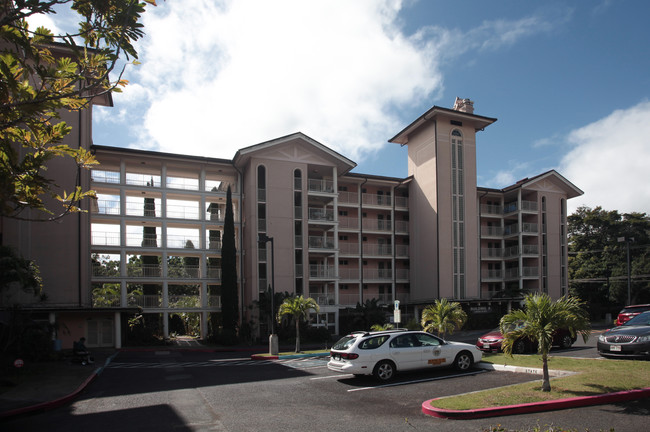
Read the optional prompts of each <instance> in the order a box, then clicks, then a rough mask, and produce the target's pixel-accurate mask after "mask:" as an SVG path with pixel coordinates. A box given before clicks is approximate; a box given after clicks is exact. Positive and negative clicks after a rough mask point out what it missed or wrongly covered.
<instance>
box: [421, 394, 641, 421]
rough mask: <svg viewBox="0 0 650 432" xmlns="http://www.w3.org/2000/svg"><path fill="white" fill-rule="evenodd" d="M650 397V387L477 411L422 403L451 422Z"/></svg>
mask: <svg viewBox="0 0 650 432" xmlns="http://www.w3.org/2000/svg"><path fill="white" fill-rule="evenodd" d="M647 397H650V387H647V388H643V389H637V390H629V391H622V392H616V393H607V394H603V395H596V396H581V397H575V398H568V399H557V400H551V401H544V402H531V403H525V404H518V405H508V406H502V407H492V408H481V409H475V410H448V409H442V408H436V407H434V406H432V405H431V403H432V402H434V401H436V400H439V399H442V398H436V399H429V400H427V401H424V402H422V412H423V413H424V414H427V415H430V416H433V417H439V418H445V419H451V420H469V419H477V418H486V417H497V416H507V415H515V414H530V413H536V412H542V411H554V410H560V409H567V408H580V407H585V406H592V405H603V404H609V403H616V402H626V401H631V400H636V399H643V398H647Z"/></svg>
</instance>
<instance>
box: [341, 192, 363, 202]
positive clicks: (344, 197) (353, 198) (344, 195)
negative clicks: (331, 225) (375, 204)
mask: <svg viewBox="0 0 650 432" xmlns="http://www.w3.org/2000/svg"><path fill="white" fill-rule="evenodd" d="M358 203H359V194H358V193H356V192H347V191H341V192H339V204H358Z"/></svg>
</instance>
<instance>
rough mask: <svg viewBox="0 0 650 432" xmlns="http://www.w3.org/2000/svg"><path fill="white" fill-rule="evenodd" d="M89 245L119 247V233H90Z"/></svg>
mask: <svg viewBox="0 0 650 432" xmlns="http://www.w3.org/2000/svg"><path fill="white" fill-rule="evenodd" d="M91 243H92V245H93V246H119V245H120V233H119V232H110V231H92V234H91Z"/></svg>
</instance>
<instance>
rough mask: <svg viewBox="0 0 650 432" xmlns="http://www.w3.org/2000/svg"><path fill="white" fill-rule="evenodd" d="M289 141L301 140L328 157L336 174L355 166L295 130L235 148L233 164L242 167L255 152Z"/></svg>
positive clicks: (343, 172) (338, 154)
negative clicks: (291, 132) (268, 139)
mask: <svg viewBox="0 0 650 432" xmlns="http://www.w3.org/2000/svg"><path fill="white" fill-rule="evenodd" d="M291 142H301V143H304V144H308V145H309V146H311V148H312V149H313V150H315V151H316V152H317V153H320V154H321V155H322V156H323V157H325V158H326V159H329V160H330V161H331V162H332V164H333V165H335V166H336V168H337V170H338V175H343V174H345V173H347V172H348V171H350V170H351V169H352V168H354V167H356V166H357V164H356V162H353V161H351V160H350V159H348V158H346V157H345V156H343V155H341V154H340V153H337V152H335V151H334V150H332V149H331V148H329V147H327V146H326V145H324V144H321V143H319V142H318V141H316V140H315V139H313V138H310V137H309V136H307V135H305V134H304V133H302V132H296V133H293V134H291V135H287V136H284V137H281V138H276V139H273V140H270V141H265V142H262V143H259V144H255V145H252V146H249V147H244V148H242V149H239V150H237V153H235V157H234V158H233V159H232V161H233V164H234V165H235V166H236V167H242V166H244V165H246V163H247V162H248V161H249V160H250V158H251V157H253V156H255V154H256V153H259V152H261V151H263V150H267V149H271V148H273V147H276V146H279V145H283V144H287V143H291Z"/></svg>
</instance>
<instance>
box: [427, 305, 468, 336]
mask: <svg viewBox="0 0 650 432" xmlns="http://www.w3.org/2000/svg"><path fill="white" fill-rule="evenodd" d="M465 321H467V314H466V313H465V311H464V310H463V309H462V308H461V306H460V303H458V302H450V301H449V300H447V299H445V298H443V299H440V300H436V301H435V302H434V303H433V304H432V305H429V306H427V307H426V308H424V310H423V311H422V321H421V322H420V324H421V325H422V328H423V329H424V331H426V332H432V331H436V332H437V333H438V335H439V336H440V337H442V338H443V339H444V338H445V333H449V334H452V333H453V332H454V330H458V329H460V328H461V327H462V326H463V324H465Z"/></svg>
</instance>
